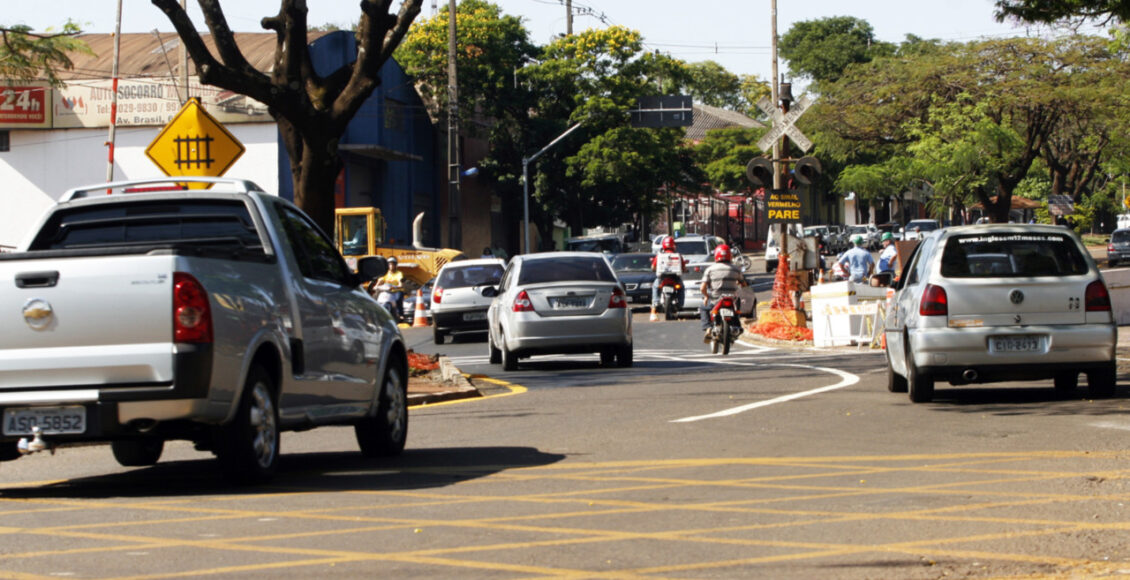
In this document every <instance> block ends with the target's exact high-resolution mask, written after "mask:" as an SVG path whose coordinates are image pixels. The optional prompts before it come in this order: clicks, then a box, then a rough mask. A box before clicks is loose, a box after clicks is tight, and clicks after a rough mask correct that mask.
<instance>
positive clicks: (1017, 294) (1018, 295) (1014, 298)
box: [1008, 290, 1024, 304]
mask: <svg viewBox="0 0 1130 580" xmlns="http://www.w3.org/2000/svg"><path fill="white" fill-rule="evenodd" d="M1008 301H1009V302H1011V303H1013V304H1020V303H1021V302H1024V293H1023V292H1021V291H1019V290H1013V291H1012V292H1009V293H1008Z"/></svg>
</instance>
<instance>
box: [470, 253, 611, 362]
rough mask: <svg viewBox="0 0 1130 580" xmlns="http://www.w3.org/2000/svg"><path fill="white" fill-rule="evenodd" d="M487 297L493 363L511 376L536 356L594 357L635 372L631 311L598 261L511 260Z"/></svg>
mask: <svg viewBox="0 0 1130 580" xmlns="http://www.w3.org/2000/svg"><path fill="white" fill-rule="evenodd" d="M488 292H490V293H491V294H494V295H496V297H495V299H494V301H493V302H491V305H490V310H489V311H488V312H487V319H488V323H489V325H490V329H489V333H488V335H487V344H488V346H489V350H490V362H491V364H498V363H502V368H503V370H507V371H511V370H514V369H516V368H518V360H519V359H521V358H527V357H530V356H533V355H540V354H572V353H599V354H600V362H601V364H603V365H605V366H611V365H612V364H613V363H614V362H615V364H616V365H617V366H621V367H628V366H632V311H631V309H630V308H628V300H627V296H626V295H625V293H624V289H623V288H622V287H621V286H620V282H619V281H617V279H616V274H615V273H614V272H613V271H612V266H610V265H609V263H608V260H607V259H605V257H604V256H603V255H601V254H594V253H591V252H546V253H543V254H526V255H521V256H515V257H513V258H511V259H510V264H509V266H507V268H506V272H505V273H504V274H503V275H502V281H501V283H500V284H499V286H498V288H497V290H494V289H488Z"/></svg>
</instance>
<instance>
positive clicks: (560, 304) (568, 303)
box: [549, 296, 589, 310]
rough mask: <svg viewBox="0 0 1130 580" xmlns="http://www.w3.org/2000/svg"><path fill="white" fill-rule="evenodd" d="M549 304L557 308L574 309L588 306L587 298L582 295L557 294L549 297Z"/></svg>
mask: <svg viewBox="0 0 1130 580" xmlns="http://www.w3.org/2000/svg"><path fill="white" fill-rule="evenodd" d="M549 305H550V306H552V307H554V308H556V309H557V310H576V309H580V308H588V306H589V299H588V298H586V297H584V296H557V297H554V298H550V299H549Z"/></svg>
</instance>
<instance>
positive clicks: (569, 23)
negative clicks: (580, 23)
mask: <svg viewBox="0 0 1130 580" xmlns="http://www.w3.org/2000/svg"><path fill="white" fill-rule="evenodd" d="M565 36H573V0H565Z"/></svg>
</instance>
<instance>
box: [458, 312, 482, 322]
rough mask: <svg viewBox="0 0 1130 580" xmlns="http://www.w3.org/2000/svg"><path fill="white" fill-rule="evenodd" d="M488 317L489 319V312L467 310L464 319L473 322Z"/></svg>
mask: <svg viewBox="0 0 1130 580" xmlns="http://www.w3.org/2000/svg"><path fill="white" fill-rule="evenodd" d="M486 319H487V313H486V312H466V313H464V314H463V320H464V321H466V322H471V321H472V320H486Z"/></svg>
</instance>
